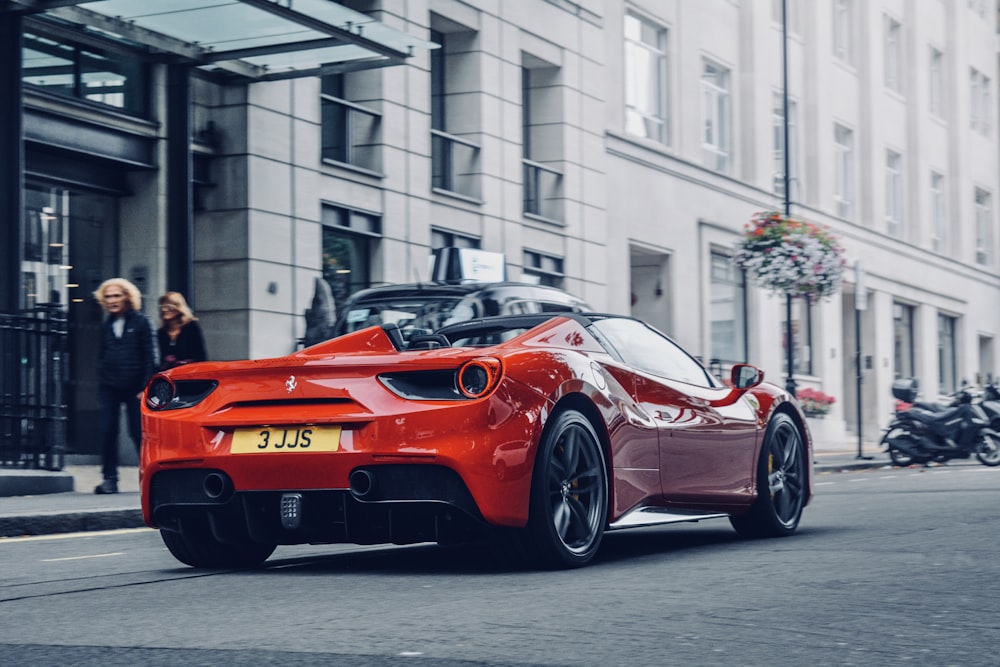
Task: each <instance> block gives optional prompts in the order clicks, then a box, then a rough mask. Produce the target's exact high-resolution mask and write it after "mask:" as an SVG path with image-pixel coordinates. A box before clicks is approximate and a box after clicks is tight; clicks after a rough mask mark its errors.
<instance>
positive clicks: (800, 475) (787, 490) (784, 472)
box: [729, 413, 808, 538]
mask: <svg viewBox="0 0 1000 667" xmlns="http://www.w3.org/2000/svg"><path fill="white" fill-rule="evenodd" d="M807 483H808V480H807V478H806V460H805V447H804V445H803V443H802V434H801V433H800V432H799V429H798V427H797V426H796V425H795V422H793V421H792V419H791V417H789V416H788V415H786V414H783V413H778V414H776V415H774V417H772V418H771V423H770V424H769V425H768V427H767V433H766V434H765V435H764V445H763V447H761V451H760V459H759V461H758V463H757V499H756V500H754V503H753V505H751V506H750V511H749V512H747V513H746V514H743V515H740V516H733V517H730V518H729V521H730V523H732V525H733V528H735V529H736V532H737V533H739V534H740V535H741V536H743V537H751V538H756V537H785V536H787V535H791V534H792V533H794V532H795V530H796V529H797V528H798V526H799V519H801V518H802V508H803V507H804V506H805V497H806V485H807Z"/></svg>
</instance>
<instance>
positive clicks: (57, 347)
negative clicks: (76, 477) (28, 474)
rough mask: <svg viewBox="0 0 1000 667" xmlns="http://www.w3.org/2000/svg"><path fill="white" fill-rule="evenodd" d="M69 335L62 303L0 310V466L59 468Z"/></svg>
mask: <svg viewBox="0 0 1000 667" xmlns="http://www.w3.org/2000/svg"><path fill="white" fill-rule="evenodd" d="M68 338H69V331H68V327H67V318H66V311H65V310H64V309H63V308H61V307H58V306H39V307H38V308H33V309H31V310H25V311H21V312H18V313H0V467H6V468H37V469H47V470H60V469H62V467H63V464H64V462H65V451H66V422H67V413H68V409H67V405H66V390H65V388H66V385H67V377H68V369H69V358H68V357H69V355H68V349H69V347H68V345H67V342H68Z"/></svg>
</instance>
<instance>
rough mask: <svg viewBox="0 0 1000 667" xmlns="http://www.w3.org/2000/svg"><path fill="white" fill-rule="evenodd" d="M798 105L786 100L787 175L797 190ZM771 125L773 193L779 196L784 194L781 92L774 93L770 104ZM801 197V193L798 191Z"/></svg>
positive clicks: (783, 135) (783, 115) (783, 120)
mask: <svg viewBox="0 0 1000 667" xmlns="http://www.w3.org/2000/svg"><path fill="white" fill-rule="evenodd" d="M797 116H798V105H797V104H796V103H795V102H794V101H792V100H788V175H789V178H788V180H789V183H790V184H791V187H793V188H795V189H794V190H793V192H797V186H798V183H799V181H798V179H797V178H796V177H795V170H796V166H797V164H798V143H799V142H798V125H797V123H796V117H797ZM771 125H772V135H773V139H772V141H771V145H772V146H773V148H774V169H773V173H774V193H775V194H777V195H779V196H782V197H783V196H784V195H785V105H784V96H783V95H782V94H781V93H774V96H773V104H772V105H771ZM798 194H799V197H801V193H798Z"/></svg>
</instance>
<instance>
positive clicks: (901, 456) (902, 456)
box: [889, 445, 915, 468]
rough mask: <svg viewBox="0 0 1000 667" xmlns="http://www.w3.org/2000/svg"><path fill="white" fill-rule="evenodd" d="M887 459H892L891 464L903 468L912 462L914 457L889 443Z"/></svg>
mask: <svg viewBox="0 0 1000 667" xmlns="http://www.w3.org/2000/svg"><path fill="white" fill-rule="evenodd" d="M889 459H891V460H892V464H893V465H896V466H899V467H900V468H905V467H907V466H911V465H913V464H914V462H915V461H914V458H913V457H912V456H910V455H909V454H907V453H906V452H904V451H903V450H901V449H896V448H895V447H893V446H892V445H889Z"/></svg>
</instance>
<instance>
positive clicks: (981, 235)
mask: <svg viewBox="0 0 1000 667" xmlns="http://www.w3.org/2000/svg"><path fill="white" fill-rule="evenodd" d="M990 199H991V197H990V193H989V192H987V191H986V190H983V189H982V188H976V204H975V206H976V264H981V265H983V266H989V265H990V264H992V263H993V205H992V203H991V202H990Z"/></svg>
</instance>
